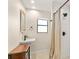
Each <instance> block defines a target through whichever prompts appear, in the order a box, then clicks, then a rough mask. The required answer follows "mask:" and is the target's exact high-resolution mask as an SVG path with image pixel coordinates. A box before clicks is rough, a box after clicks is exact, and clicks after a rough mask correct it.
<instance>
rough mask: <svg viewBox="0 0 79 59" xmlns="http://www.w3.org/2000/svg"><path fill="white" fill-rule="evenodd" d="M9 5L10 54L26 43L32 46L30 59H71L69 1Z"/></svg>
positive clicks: (17, 0) (24, 0) (26, 0)
mask: <svg viewBox="0 0 79 59" xmlns="http://www.w3.org/2000/svg"><path fill="white" fill-rule="evenodd" d="M8 3H9V4H8V9H9V10H8V11H9V12H8V13H9V14H8V18H9V20H8V22H9V24H8V29H9V30H8V33H9V34H8V35H9V36H8V54H9V53H10V52H11V51H12V50H13V49H14V48H16V47H17V46H18V45H23V44H24V45H29V46H30V57H29V58H30V59H70V51H69V50H70V45H69V44H70V43H69V42H70V38H69V37H70V36H69V32H70V31H69V28H70V27H69V22H70V18H69V17H70V15H69V13H70V9H69V8H70V2H69V0H9V1H8ZM24 36H25V37H26V39H25V38H24ZM24 39H25V40H24ZM63 39H64V40H63ZM27 40H28V41H29V42H26V41H27ZM29 58H27V59H29ZM10 59H16V58H10ZM17 59H18V58H17ZM19 59H20V58H19ZM23 59H24V58H23Z"/></svg>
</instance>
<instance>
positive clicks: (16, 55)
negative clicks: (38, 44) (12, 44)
mask: <svg viewBox="0 0 79 59" xmlns="http://www.w3.org/2000/svg"><path fill="white" fill-rule="evenodd" d="M8 59H30V46H29V45H24V44H23V45H19V46H18V47H16V48H15V49H14V50H12V51H11V52H10V53H9V54H8Z"/></svg>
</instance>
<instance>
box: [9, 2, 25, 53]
mask: <svg viewBox="0 0 79 59" xmlns="http://www.w3.org/2000/svg"><path fill="white" fill-rule="evenodd" d="M20 9H22V10H24V8H23V6H22V5H21V3H20V1H19V0H8V52H10V51H11V50H12V49H14V48H15V47H16V46H17V45H18V44H19V40H20V39H21V33H20ZM24 11H25V10H24Z"/></svg>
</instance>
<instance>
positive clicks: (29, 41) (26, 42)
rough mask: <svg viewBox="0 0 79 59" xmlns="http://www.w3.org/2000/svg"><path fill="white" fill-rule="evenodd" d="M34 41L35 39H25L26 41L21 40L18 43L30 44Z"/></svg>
mask: <svg viewBox="0 0 79 59" xmlns="http://www.w3.org/2000/svg"><path fill="white" fill-rule="evenodd" d="M35 40H36V39H35V38H26V40H25V41H24V40H21V41H20V44H31V43H33V42H34V41H35Z"/></svg>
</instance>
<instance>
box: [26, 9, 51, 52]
mask: <svg viewBox="0 0 79 59" xmlns="http://www.w3.org/2000/svg"><path fill="white" fill-rule="evenodd" d="M50 17H51V16H50V13H49V12H45V11H38V10H30V9H26V35H27V36H29V37H30V38H36V41H35V42H33V43H32V44H31V49H32V52H34V51H40V50H44V49H48V50H49V49H50V41H51V23H50V21H48V33H37V20H38V18H47V19H48V20H50ZM30 26H32V27H33V29H31V30H29V27H30Z"/></svg>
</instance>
